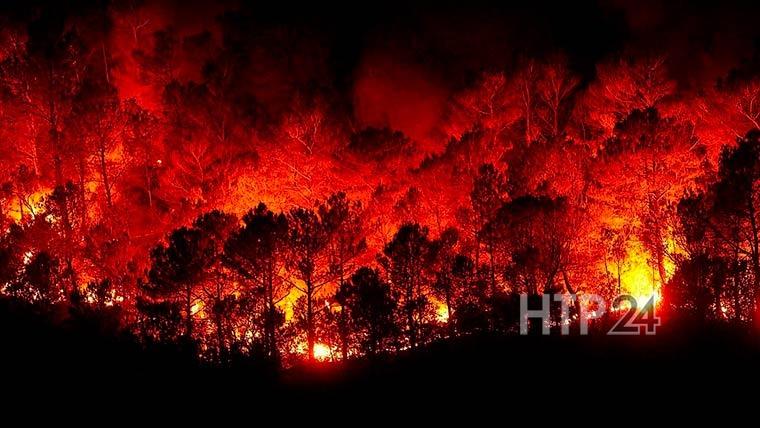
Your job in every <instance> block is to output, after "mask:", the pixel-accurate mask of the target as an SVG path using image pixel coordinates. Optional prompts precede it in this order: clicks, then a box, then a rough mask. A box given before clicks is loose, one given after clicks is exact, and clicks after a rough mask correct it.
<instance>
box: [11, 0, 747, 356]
mask: <svg viewBox="0 0 760 428" xmlns="http://www.w3.org/2000/svg"><path fill="white" fill-rule="evenodd" d="M85 3H88V2H85ZM243 3H244V2H243ZM601 3H604V5H603V6H600V5H594V6H590V7H591V8H592V9H593V10H596V9H595V8H597V7H599V8H602V9H601V10H603V11H607V9H604V8H612V9H613V10H614V11H616V13H610V14H607V13H606V12H605V13H599V14H598V16H597V15H594V17H593V18H588V19H590V20H591V19H600V20H604V19H621V20H622V21H621V22H616V23H615V25H617V26H619V27H621V28H623V27H624V28H626V29H627V30H626V31H630V32H631V34H634V33H636V32H637V31H645V30H643V29H641V28H640V27H639V26H638V25H634V24H640V25H642V26H643V27H646V28H649V27H648V25H649V24H647V23H646V22H645V23H643V24H642V23H641V22H639V21H638V20H636V19H635V17H634V13H633V11H632V10H630V9H629V8H627V7H625V6H621V5H617V4H615V5H612V4H611V5H606V2H601ZM613 3H615V2H613ZM620 3H626V2H620ZM88 4H89V3H88ZM16 7H17V8H19V12H18V13H10V12H8V13H5V14H0V167H1V168H0V173H1V174H2V175H1V176H0V207H1V208H2V212H0V226H2V227H0V230H2V236H0V296H1V297H2V299H9V300H13V301H14V302H15V301H19V302H24V303H25V304H28V305H31V306H33V307H35V308H43V309H40V311H42V312H44V311H49V312H50V313H56V314H57V313H59V312H60V313H64V312H65V313H67V314H68V315H66V316H70V317H76V316H84V315H82V314H86V315H87V316H90V317H93V318H95V319H98V320H99V321H98V322H102V324H103V325H107V326H113V325H116V326H118V329H119V331H120V332H126V333H125V334H129V337H131V338H133V339H134V341H135V343H137V344H139V345H140V346H144V347H146V348H147V347H150V346H158V345H157V344H164V345H168V346H175V347H177V349H191V350H192V352H193V353H194V354H193V355H194V357H196V358H197V359H198V360H199V361H201V362H203V363H204V364H211V365H225V364H229V365H232V364H233V362H239V361H242V360H246V361H248V360H254V361H267V362H272V364H273V365H274V366H279V367H291V366H296V365H299V364H304V363H306V364H308V363H313V362H315V361H316V362H337V361H348V360H352V359H362V358H366V359H368V360H373V361H374V359H376V358H377V357H378V356H379V355H396V354H401V353H405V352H412V351H415V350H418V349H420V348H424V347H426V346H430V345H431V344H435V343H440V342H447V341H451V342H455V341H457V340H460V339H463V338H472V337H483V336H489V337H490V336H497V337H501V336H509V335H514V333H515V332H516V331H519V328H518V320H517V318H518V316H517V308H518V307H519V302H520V297H521V296H522V295H527V296H530V297H531V298H535V297H539V296H542V295H565V296H571V297H576V296H582V295H584V294H589V295H591V294H593V295H598V296H603V297H604V298H605V299H606V300H607V301H608V302H613V301H615V298H616V297H618V296H620V295H630V296H632V297H633V299H634V300H635V301H636V303H637V306H639V307H644V306H646V304H647V303H648V302H650V301H651V302H654V304H655V307H656V310H657V311H661V310H662V311H663V312H667V313H668V319H682V318H683V319H689V320H693V319H696V320H700V322H702V321H704V322H708V321H709V322H716V323H728V322H730V323H731V325H732V326H740V328H742V329H747V330H749V329H752V328H755V327H754V326H755V325H758V324H760V316H759V315H758V314H760V229H759V228H758V226H757V224H758V221H760V129H758V127H759V125H760V99H759V98H760V68H759V67H758V64H760V60H758V54H757V52H755V51H754V50H753V49H749V50H748V51H747V49H746V48H745V47H744V45H739V44H738V42H737V46H734V45H732V43H734V42H735V40H734V38H731V37H727V38H726V39H725V40H724V39H722V38H720V37H718V36H717V35H716V34H718V33H721V32H720V31H716V32H715V34H713V33H709V34H708V35H706V36H705V40H707V39H708V38H710V40H711V42H710V43H711V45H710V46H711V50H709V51H708V50H705V49H697V50H698V52H696V53H694V54H693V55H692V54H689V55H685V54H681V53H679V52H681V50H685V51H687V52H689V53H691V52H692V51H690V50H689V49H692V50H693V49H696V48H695V47H694V46H691V45H688V46H681V44H684V43H685V42H684V41H683V40H682V38H679V37H675V36H670V37H669V38H668V39H667V40H663V41H662V45H660V43H655V44H652V45H648V44H647V43H648V42H647V40H648V39H647V38H646V37H643V36H642V35H638V36H641V37H633V36H631V40H630V41H629V40H627V39H626V40H625V41H623V40H621V41H617V42H616V41H614V40H613V41H610V42H609V45H603V44H601V42H599V43H600V44H599V48H598V51H597V50H596V49H591V48H590V47H589V46H588V43H587V42H588V40H580V39H574V40H568V41H567V45H565V44H558V40H547V41H544V42H540V43H539V42H538V41H536V42H535V46H534V45H533V44H532V43H528V42H524V43H526V44H525V45H524V46H515V47H510V45H511V44H516V43H517V42H516V40H522V38H521V37H519V36H517V35H516V34H519V33H512V32H511V31H513V30H511V28H513V27H514V28H518V29H519V28H523V27H522V26H521V25H529V24H520V22H521V21H522V19H518V18H521V17H520V16H519V15H515V16H513V14H518V11H510V12H509V13H505V16H504V17H503V19H504V21H503V22H498V23H496V24H494V25H492V26H488V28H491V27H493V29H491V30H488V31H490V32H489V33H488V34H483V33H481V32H480V31H481V30H480V23H481V22H483V21H485V20H488V19H497V18H496V17H486V16H482V15H481V14H475V15H474V16H473V17H471V20H472V21H473V22H477V23H478V25H477V26H475V27H476V28H475V29H468V28H465V27H466V26H467V25H469V24H467V23H466V22H463V23H462V24H461V25H462V26H463V27H461V28H460V27H457V26H451V25H450V17H449V15H451V16H458V13H455V11H451V10H448V9H446V11H447V12H445V13H444V12H441V14H442V15H441V16H442V17H439V16H437V15H435V14H433V15H431V17H430V18H429V21H428V20H427V19H425V20H420V22H426V23H427V22H429V24H425V25H429V26H431V28H430V29H429V31H427V33H426V34H425V35H424V36H415V37H414V43H409V42H408V40H407V39H409V38H411V36H410V35H409V34H417V33H418V31H417V29H416V28H415V27H414V25H422V24H420V23H417V24H404V25H411V26H412V27H413V28H412V29H413V30H414V31H411V30H409V29H406V30H404V31H402V30H400V29H398V28H396V27H395V26H391V27H389V28H387V29H386V30H384V31H385V32H383V31H380V30H370V29H367V30H362V31H366V32H367V34H366V35H365V36H366V37H364V38H362V37H353V36H352V34H350V32H352V31H358V30H357V27H363V26H348V25H347V24H345V23H342V24H340V23H334V22H332V21H330V19H334V18H328V17H321V18H320V20H316V21H315V22H314V23H311V22H310V23H309V24H308V25H307V24H306V23H293V24H292V25H293V26H294V27H293V28H295V29H297V30H298V31H295V30H293V28H289V27H288V25H285V24H282V23H280V21H279V19H272V23H269V22H268V21H267V20H266V19H265V18H261V16H267V15H266V11H265V10H260V9H258V7H259V6H254V5H248V4H239V5H235V6H231V5H228V6H214V7H212V6H205V9H204V11H205V12H203V13H200V12H198V13H197V16H196V15H195V14H192V13H191V14H190V15H193V16H187V12H184V9H185V7H184V6H181V5H180V3H179V2H177V3H176V4H175V3H174V2H161V1H157V2H153V1H145V2H131V1H117V0H114V1H109V2H99V3H97V6H95V5H94V3H93V5H92V7H84V6H83V7H82V9H81V10H78V9H77V10H74V9H75V8H74V7H73V6H65V5H52V4H51V5H47V6H44V7H43V6H40V7H29V8H28V9H24V8H23V7H21V6H18V5H16ZM641 7H644V6H641ZM442 8H444V7H443V6H442ZM665 9H667V8H665ZM584 10H585V9H584ZM22 12H23V13H22ZM431 13H432V12H431ZM519 13H526V12H524V11H523V12H519ZM662 13H663V14H665V13H667V10H666V11H665V12H662ZM726 13H728V12H726ZM324 14H325V15H330V16H331V14H330V13H324ZM410 14H412V15H413V16H416V15H415V14H421V15H424V16H427V14H428V12H427V11H425V12H420V11H418V10H417V9H414V10H412V11H410ZM602 16H603V18H602ZM636 16H637V15H636ZM653 16H655V15H653ZM443 17H446V19H444V18H443ZM615 17H617V18H615ZM621 17H622V18H621ZM315 19H316V18H315ZM321 19H325V20H327V21H325V22H328V23H329V24H330V25H325V22H322V21H321ZM376 19H378V24H377V25H378V28H384V27H383V25H390V24H383V22H385V21H384V20H383V19H384V18H382V17H378V18H376ZM525 19H528V18H525ZM530 19H535V18H530ZM530 19H528V21H526V22H533V21H530ZM651 19H655V18H651ZM737 19H739V18H737ZM307 21H308V20H307ZM391 21H393V22H395V20H391ZM645 21H646V20H645ZM468 22H469V21H468ZM339 24H340V25H339ZM508 24H509V25H508ZM533 24H535V25H539V24H537V23H533ZM533 24H530V25H533ZM555 24H556V23H554V24H552V26H547V28H546V31H547V34H549V33H551V34H555V33H552V32H551V31H557V32H561V31H563V27H561V26H560V27H557V25H558V24H557V25H555ZM394 25H396V24H394ZM398 25H401V24H398ZM652 25H653V27H652V28H654V24H652ZM301 26H303V28H302V27H301ZM344 26H345V28H344ZM333 27H335V28H333ZM367 27H368V28H375V27H373V26H371V25H369V26H367ZM450 27H451V28H450ZM549 27H551V31H549V30H550V28H549ZM555 27H557V28H555ZM591 27H593V26H591ZM660 27H662V28H667V26H666V25H660V26H659V27H657V28H660ZM745 27H746V28H749V27H752V26H751V25H749V24H748V25H746V26H744V27H742V28H745ZM526 28H527V27H526ZM540 28H542V27H540ZM752 28H754V27H752ZM476 29H477V31H475V30H476ZM502 29H504V30H503V32H502ZM291 30H293V31H291ZM523 30H525V31H526V32H527V30H526V29H523ZM572 30H573V34H574V32H575V27H574V28H573V29H572ZM723 30H724V29H722V30H721V31H723ZM333 31H334V32H335V33H333ZM343 31H348V32H349V34H344V33H343ZM372 31H378V33H379V34H375V33H373V32H372ZM482 31H486V30H482ZM514 31H518V30H514ZM658 31H660V30H658ZM661 31H662V32H666V30H664V29H663V30H661ZM530 33H531V34H534V33H536V32H535V31H532V29H531V31H530ZM538 33H540V31H539V32H538ZM464 34H466V35H467V37H465V36H464ZM556 34H559V33H556ZM668 34H670V33H668ZM602 35H603V34H602ZM386 36H387V40H386V38H385V37H386ZM597 36H599V35H597ZM708 36H709V37H708ZM535 37H537V38H538V37H539V36H538V35H536V36H535ZM546 37H549V36H548V35H547V36H546ZM578 37H580V36H578ZM620 37H623V36H620ZM560 38H561V37H558V39H560ZM737 38H738V36H737ZM375 39H378V40H382V43H380V42H375ZM480 39H483V41H480ZM597 39H599V40H601V39H605V38H604V37H596V38H594V40H597ZM347 40H361V42H356V43H358V45H357V46H353V45H351V46H348V42H347ZM464 40H468V41H467V42H466V43H465V42H464ZM633 40H636V41H639V40H640V42H636V43H634V42H633ZM362 43H366V46H364V45H361V44H362ZM462 43H465V45H466V46H462ZM563 43H564V40H563ZM472 44H482V45H484V46H478V47H473V46H470V45H472ZM359 45H361V46H359ZM486 45H488V47H486ZM546 46H552V48H551V49H549V48H547V47H546ZM558 46H563V47H561V48H560V47H558ZM564 46H566V47H564ZM495 51H498V53H494V52H495ZM716 52H721V54H720V55H718V54H717V53H716ZM711 55H713V56H714V58H713V57H711ZM347 58H348V59H347ZM442 64H447V66H445V67H442V66H441V65H442ZM695 70H698V72H696V71H695ZM60 308H66V310H61V309H60ZM615 309H616V311H614V313H613V316H616V317H620V316H622V315H621V312H622V310H624V309H626V307H625V306H620V307H618V308H615ZM93 314H95V315H93ZM88 322H89V321H88ZM72 324H75V325H76V323H72ZM82 324H86V323H84V322H83V323H82ZM573 326H575V324H574V325H573ZM600 331H601V330H600ZM592 333H593V332H592ZM319 366H326V364H321V365H319Z"/></svg>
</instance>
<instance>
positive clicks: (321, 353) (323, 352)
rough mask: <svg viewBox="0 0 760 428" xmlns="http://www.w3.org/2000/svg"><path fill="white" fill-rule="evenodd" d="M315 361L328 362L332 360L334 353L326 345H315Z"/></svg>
mask: <svg viewBox="0 0 760 428" xmlns="http://www.w3.org/2000/svg"><path fill="white" fill-rule="evenodd" d="M314 359H315V360H317V361H328V360H330V359H332V351H331V350H330V347H329V346H327V345H325V344H324V343H315V344H314Z"/></svg>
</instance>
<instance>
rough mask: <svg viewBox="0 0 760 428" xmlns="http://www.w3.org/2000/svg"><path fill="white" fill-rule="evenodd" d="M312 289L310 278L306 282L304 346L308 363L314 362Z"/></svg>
mask: <svg viewBox="0 0 760 428" xmlns="http://www.w3.org/2000/svg"><path fill="white" fill-rule="evenodd" d="M313 294H314V287H313V284H312V282H311V278H307V280H306V345H307V348H308V350H309V362H314V306H313V301H312V297H313Z"/></svg>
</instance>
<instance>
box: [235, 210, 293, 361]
mask: <svg viewBox="0 0 760 428" xmlns="http://www.w3.org/2000/svg"><path fill="white" fill-rule="evenodd" d="M243 223H244V226H243V227H242V228H241V229H239V230H237V231H235V232H234V233H232V235H231V236H230V238H229V239H228V240H227V243H226V244H225V251H224V253H225V261H226V263H228V265H229V266H230V268H231V269H233V270H234V271H235V272H237V273H238V274H239V276H240V279H241V281H242V282H243V283H244V284H245V293H246V294H247V295H248V297H250V298H253V299H255V298H256V296H260V297H261V299H262V303H263V304H262V305H261V308H262V314H261V315H262V319H263V330H264V331H263V338H264V344H263V346H264V349H265V353H266V355H268V356H269V357H270V358H273V359H275V360H276V359H279V348H278V340H277V339H278V331H279V328H280V325H281V324H282V322H283V321H284V316H283V313H282V311H280V309H279V308H278V306H277V305H278V304H279V303H280V302H281V301H282V300H283V299H284V298H285V297H286V296H287V295H288V293H289V291H290V290H289V287H288V286H287V283H286V282H285V280H284V279H283V278H282V270H283V268H284V266H285V264H286V261H287V252H288V235H289V225H288V219H287V217H286V216H285V215H284V214H274V213H273V212H272V211H270V210H269V209H267V207H266V205H264V204H263V203H261V204H259V205H258V206H257V207H256V208H255V209H252V210H250V211H249V212H248V213H247V214H246V215H245V216H244V217H243Z"/></svg>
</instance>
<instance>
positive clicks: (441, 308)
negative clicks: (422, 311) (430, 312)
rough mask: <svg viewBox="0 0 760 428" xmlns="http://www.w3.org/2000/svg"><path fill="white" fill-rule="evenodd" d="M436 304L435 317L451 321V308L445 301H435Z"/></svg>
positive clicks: (445, 321)
mask: <svg viewBox="0 0 760 428" xmlns="http://www.w3.org/2000/svg"><path fill="white" fill-rule="evenodd" d="M434 304H435V319H436V321H438V322H441V323H447V322H449V308H448V307H447V306H446V304H445V303H443V302H438V301H436V302H434Z"/></svg>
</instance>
